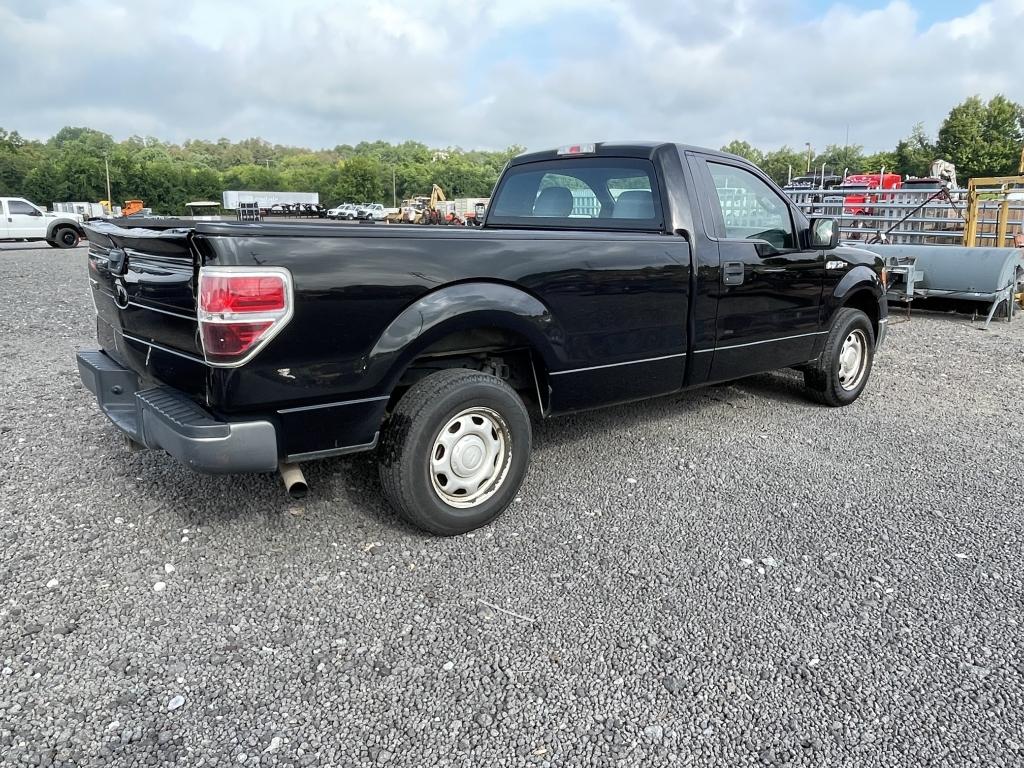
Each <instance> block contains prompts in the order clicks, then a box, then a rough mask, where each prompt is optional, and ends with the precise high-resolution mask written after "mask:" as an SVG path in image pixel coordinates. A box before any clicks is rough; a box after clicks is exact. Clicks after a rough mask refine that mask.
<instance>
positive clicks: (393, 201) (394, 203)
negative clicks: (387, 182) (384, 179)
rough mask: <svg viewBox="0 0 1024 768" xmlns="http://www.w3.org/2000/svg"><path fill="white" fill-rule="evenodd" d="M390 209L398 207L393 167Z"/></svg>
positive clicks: (392, 169) (393, 167)
mask: <svg viewBox="0 0 1024 768" xmlns="http://www.w3.org/2000/svg"><path fill="white" fill-rule="evenodd" d="M391 207H392V208H397V207H398V186H397V185H396V183H395V166H393V165H392V166H391Z"/></svg>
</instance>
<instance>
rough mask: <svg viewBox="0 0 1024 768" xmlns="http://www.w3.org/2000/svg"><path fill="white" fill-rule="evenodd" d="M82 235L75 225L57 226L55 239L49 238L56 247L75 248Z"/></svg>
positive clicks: (54, 234) (54, 233)
mask: <svg viewBox="0 0 1024 768" xmlns="http://www.w3.org/2000/svg"><path fill="white" fill-rule="evenodd" d="M81 239H82V237H81V235H79V234H78V230H76V229H75V228H74V227H57V229H56V230H54V232H53V240H52V241H50V240H48V241H47V242H48V243H50V245H52V246H53V247H54V248H74V247H75V246H77V245H78V243H79V242H80V241H81Z"/></svg>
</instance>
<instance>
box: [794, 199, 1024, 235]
mask: <svg viewBox="0 0 1024 768" xmlns="http://www.w3.org/2000/svg"><path fill="white" fill-rule="evenodd" d="M937 191H938V190H935V189H888V190H880V189H873V190H839V189H787V190H786V194H787V195H789V197H790V199H792V200H793V202H794V203H796V204H797V205H798V206H799V207H800V208H801V210H803V211H804V213H806V214H807V215H809V216H812V215H813V216H831V217H833V218H836V219H838V220H839V228H840V231H841V233H842V237H843V239H844V240H865V241H866V240H870V239H872V238H873V237H875V236H876V235H877V234H878V233H886V232H888V234H887V235H886V238H887V241H888V242H890V243H895V244H905V245H962V244H963V241H964V228H965V219H964V217H966V215H967V190H965V189H951V190H948V197H947V196H942V197H937V198H935V199H930V198H933V196H934V195H935V193H936V192H937ZM851 198H852V199H851ZM1002 205H1003V204H1002V203H1001V202H999V201H996V200H993V201H980V202H979V204H978V233H977V244H978V245H989V246H995V245H1001V246H1011V245H1012V244H1013V236H1014V235H1015V234H1017V233H1019V232H1021V231H1024V202H1016V201H1015V202H1012V203H1010V204H1009V206H1008V207H1007V208H1008V212H1009V219H1008V221H1009V226H1008V227H1007V230H1006V236H1005V238H1004V242H1002V243H997V242H996V241H997V240H998V239H999V238H998V234H997V230H998V221H999V216H1000V208H1001V206H1002ZM893 227H895V228H894V229H893ZM890 229H892V231H891V232H889V230H890Z"/></svg>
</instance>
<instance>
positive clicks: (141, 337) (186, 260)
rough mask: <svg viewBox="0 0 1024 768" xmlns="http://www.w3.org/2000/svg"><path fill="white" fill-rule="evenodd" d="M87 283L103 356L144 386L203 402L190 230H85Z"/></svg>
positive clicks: (94, 225) (94, 226)
mask: <svg viewBox="0 0 1024 768" xmlns="http://www.w3.org/2000/svg"><path fill="white" fill-rule="evenodd" d="M85 230H86V236H87V237H88V239H89V283H90V287H91V291H92V297H93V301H94V302H95V305H96V329H97V336H98V339H99V342H100V344H101V345H102V347H103V349H104V350H105V351H106V352H107V354H109V355H110V356H111V357H113V358H114V359H115V360H117V361H118V362H120V363H121V364H122V365H124V366H126V367H128V368H131V369H132V370H133V371H135V372H136V373H138V374H139V375H140V376H141V377H142V378H143V380H147V379H153V380H158V381H162V382H167V383H170V384H173V385H174V386H178V387H180V388H181V389H184V390H186V391H189V392H190V393H192V394H193V395H194V396H197V397H200V398H204V397H205V388H206V386H205V373H206V371H207V370H208V369H207V368H206V366H205V364H204V362H203V352H202V347H201V345H200V343H199V338H198V333H197V328H198V323H197V321H196V280H197V275H198V270H199V266H200V264H199V256H198V254H197V253H196V251H195V249H194V248H193V246H192V242H191V235H192V232H191V230H189V229H166V230H156V229H127V228H122V227H118V226H116V225H114V224H110V223H106V222H91V223H89V224H88V225H86V227H85Z"/></svg>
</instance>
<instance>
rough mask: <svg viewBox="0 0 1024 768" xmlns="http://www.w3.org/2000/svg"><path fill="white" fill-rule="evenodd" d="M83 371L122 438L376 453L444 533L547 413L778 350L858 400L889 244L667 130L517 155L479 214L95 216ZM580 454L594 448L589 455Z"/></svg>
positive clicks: (724, 372)
mask: <svg viewBox="0 0 1024 768" xmlns="http://www.w3.org/2000/svg"><path fill="white" fill-rule="evenodd" d="M86 229H87V236H88V239H89V245H90V249H89V282H90V284H91V291H92V297H93V300H94V302H95V305H96V328H97V335H98V339H99V345H100V349H97V350H83V351H80V352H79V353H78V366H79V370H80V372H81V376H82V379H83V381H84V382H85V384H86V386H88V388H89V389H90V390H91V391H92V392H94V393H95V395H96V397H97V399H98V401H99V404H100V407H101V408H102V410H103V411H104V412H105V413H106V415H107V416H108V417H109V418H110V419H111V420H112V421H113V422H114V423H115V424H116V425H117V426H118V427H119V428H120V429H121V430H122V431H123V432H125V433H127V435H128V436H129V437H130V438H131V440H132V441H133V443H135V444H137V446H136V447H138V446H143V447H148V448H158V449H163V450H165V451H166V452H168V453H170V454H171V455H172V456H174V457H176V458H177V459H179V460H180V461H181V462H183V463H184V464H186V465H188V466H190V467H192V468H193V469H196V470H199V471H202V472H272V471H275V470H280V471H281V472H282V474H283V475H284V477H285V483H286V485H288V486H290V489H291V490H292V491H293V492H295V493H298V492H304V491H305V481H304V480H303V477H302V474H301V470H300V469H298V467H297V466H296V465H297V464H298V463H299V462H304V461H309V460H312V459H320V458H324V457H327V456H338V455H341V454H347V453H353V452H356V451H369V450H373V449H376V450H377V451H378V463H379V466H380V476H381V481H382V485H383V488H384V492H385V494H386V496H387V498H388V499H389V500H390V502H391V503H392V504H393V505H394V506H395V507H396V508H397V509H398V510H399V511H400V512H401V513H402V514H403V515H404V516H405V517H406V518H407V519H408V520H410V521H411V522H413V523H414V524H416V525H419V526H421V527H423V528H426V529H428V530H430V531H433V532H435V533H438V534H456V533H461V532H464V531H468V530H470V529H472V528H475V527H477V526H480V525H483V524H485V523H487V522H488V521H490V520H492V519H493V518H494V517H495V516H497V515H498V514H500V513H501V512H502V511H503V510H504V509H505V507H506V506H508V504H509V503H510V501H511V500H512V499H513V497H514V496H515V494H516V492H517V490H518V489H519V486H520V485H521V483H522V481H523V478H524V476H525V474H526V469H527V464H528V462H529V458H530V443H531V429H530V416H529V410H528V406H529V408H531V409H533V410H534V411H535V412H536V413H539V414H540V415H542V416H545V417H546V416H554V415H557V414H564V413H568V412H572V411H578V410H581V409H586V408H595V407H599V406H604V405H610V404H612V403H621V402H625V401H630V400H639V399H642V398H648V397H656V396H658V395H665V394H669V393H672V392H678V391H680V390H683V389H688V388H692V387H698V386H701V385H704V384H708V383H711V382H718V381H724V380H728V379H736V378H739V377H742V376H747V375H749V374H755V373H759V372H763V371H767V370H771V369H776V368H784V367H794V368H798V369H800V370H802V371H803V375H804V380H805V383H806V386H807V389H808V391H809V393H810V395H811V397H812V398H813V399H815V400H817V401H818V402H821V403H824V404H826V405H831V406H839V405H846V404H848V403H850V402H852V401H853V400H855V399H856V398H857V396H858V395H859V394H860V393H861V391H862V390H863V389H864V386H865V384H866V383H867V380H868V375H869V373H870V371H871V366H872V362H873V358H874V352H875V350H876V348H877V347H878V345H879V344H881V342H882V340H883V339H884V337H885V331H886V321H887V307H886V302H885V298H884V285H883V282H884V279H885V276H884V271H883V268H882V261H881V260H880V259H879V258H877V257H876V256H874V255H873V254H871V253H868V252H865V251H860V250H856V249H852V248H843V247H837V244H838V235H839V231H838V227H837V224H836V222H835V220H833V219H827V218H820V219H812V220H808V219H807V218H806V217H805V216H804V215H803V214H802V213H801V212H800V210H799V209H798V208H796V206H794V205H793V204H792V203H791V202H790V201H789V199H788V198H787V197H786V196H785V194H784V193H783V192H782V191H781V190H779V188H778V187H777V186H776V185H775V184H773V183H772V181H771V180H769V179H768V178H767V177H766V176H765V175H764V174H763V173H762V172H761V171H760V170H758V169H757V168H756V167H754V166H753V165H751V164H749V163H748V162H746V161H744V160H742V159H740V158H737V157H733V156H731V155H726V154H722V153H719V152H713V151H709V150H704V149H699V148H695V147H688V146H682V145H678V144H671V143H667V144H666V143H662V144H640V143H635V144H633V143H631V144H610V143H604V144H590V145H578V146H573V147H567V148H563V149H560V150H555V151H548V152H538V153H532V154H526V155H522V156H520V157H517V158H516V159H514V160H513V161H512V162H511V163H509V165H508V167H507V168H506V169H505V171H504V173H503V174H502V176H501V178H500V180H499V181H498V184H497V186H496V187H495V191H494V195H493V197H492V204H491V206H490V208H489V210H488V212H487V215H486V220H485V222H484V226H483V227H481V228H479V229H473V230H468V229H466V230H463V229H453V228H436V229H434V228H424V227H411V226H410V227H406V226H401V225H388V226H385V225H381V224H377V225H362V226H352V225H335V224H302V223H251V224H250V223H227V222H225V223H220V222H192V221H189V222H186V221H181V220H179V221H167V220H164V221H151V222H148V223H147V222H145V221H140V222H133V224H132V225H130V226H123V225H122V226H117V225H114V224H110V223H90V224H89V225H87V228H86ZM581 460H585V459H584V458H582V457H581Z"/></svg>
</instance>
